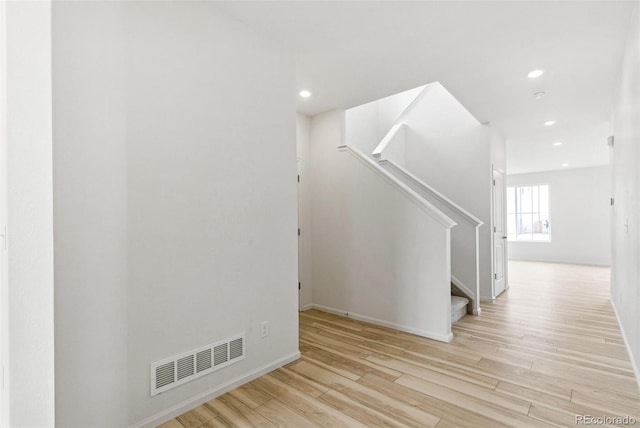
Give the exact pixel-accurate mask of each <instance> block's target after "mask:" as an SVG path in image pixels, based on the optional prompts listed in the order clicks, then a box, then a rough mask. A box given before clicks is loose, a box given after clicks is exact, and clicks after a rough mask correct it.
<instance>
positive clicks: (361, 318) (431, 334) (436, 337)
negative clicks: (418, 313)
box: [311, 305, 453, 342]
mask: <svg viewBox="0 0 640 428" xmlns="http://www.w3.org/2000/svg"><path fill="white" fill-rule="evenodd" d="M311 306H312V308H313V309H318V310H320V311H324V312H329V313H331V314H336V315H342V316H346V317H349V318H353V319H354V320H358V321H365V322H368V323H371V324H376V325H379V326H382V327H389V328H393V329H395V330H400V331H404V332H405V333H411V334H415V335H417V336H422V337H426V338H427V339H433V340H437V341H439V342H451V340H453V333H449V334H448V335H447V334H439V333H434V332H431V331H426V330H422V329H419V328H414V327H410V326H407V325H403V324H396V323H393V322H389V321H384V320H381V319H378V318H372V317H368V316H366V315H360V314H356V313H353V312H349V311H345V310H343V309H336V308H331V307H329V306H322V305H311Z"/></svg>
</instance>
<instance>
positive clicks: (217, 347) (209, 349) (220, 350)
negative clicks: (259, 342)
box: [151, 333, 246, 396]
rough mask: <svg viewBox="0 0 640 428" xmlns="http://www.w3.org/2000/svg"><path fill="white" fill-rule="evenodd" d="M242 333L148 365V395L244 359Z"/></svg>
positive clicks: (166, 389)
mask: <svg viewBox="0 0 640 428" xmlns="http://www.w3.org/2000/svg"><path fill="white" fill-rule="evenodd" d="M245 354H246V340H245V335H244V333H242V334H238V335H235V336H233V337H230V338H229V339H226V340H221V341H219V342H216V343H212V344H211V345H207V346H203V347H201V348H198V349H195V350H193V351H189V352H184V353H182V354H180V355H176V356H174V357H170V358H165V359H164V360H161V361H156V362H155V363H151V395H152V396H153V395H157V394H160V393H161V392H164V391H168V390H169V389H171V388H175V387H176V386H178V385H182V384H183V383H186V382H189V381H190V380H193V379H196V378H199V377H200V376H204V375H206V374H207V373H211V372H213V371H216V370H219V369H221V368H223V367H226V366H228V365H229V364H233V363H235V362H238V361H241V360H244V359H245Z"/></svg>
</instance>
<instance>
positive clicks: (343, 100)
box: [216, 1, 638, 174]
mask: <svg viewBox="0 0 640 428" xmlns="http://www.w3.org/2000/svg"><path fill="white" fill-rule="evenodd" d="M216 4H217V5H218V6H219V7H220V8H221V9H223V10H225V11H226V12H227V13H229V14H231V15H232V16H234V17H235V18H236V19H237V20H239V21H241V22H243V23H244V24H246V25H247V26H249V27H251V28H253V29H254V30H256V31H257V32H259V33H261V34H263V35H265V36H266V37H268V38H271V39H273V40H275V41H276V42H278V43H280V44H282V45H284V46H286V47H287V48H289V49H291V50H292V51H293V52H294V53H295V56H296V66H297V70H296V76H297V84H298V89H299V90H301V89H309V90H310V91H311V92H312V93H313V95H312V96H311V97H310V98H308V99H302V98H300V99H299V100H298V111H300V112H301V113H304V114H307V115H309V116H313V115H315V114H317V113H320V112H323V111H326V110H330V109H334V108H349V107H353V106H356V105H360V104H363V103H365V102H369V101H372V100H375V99H377V98H382V97H385V96H388V95H391V94H394V93H397V92H400V91H403V90H406V89H409V88H414V87H417V86H420V85H424V84H426V83H430V82H433V81H439V82H440V83H442V84H443V85H444V86H445V87H446V88H447V89H448V90H449V91H450V92H451V93H452V94H453V95H454V96H455V97H456V98H457V99H458V100H459V101H460V102H461V103H462V104H463V105H464V106H465V107H467V109H468V110H469V111H471V113H473V114H474V115H475V116H476V118H477V119H478V120H480V121H481V122H491V123H492V124H494V125H495V126H496V127H497V129H498V130H499V131H500V132H501V133H502V134H503V135H504V136H505V137H506V138H507V142H508V158H507V162H508V164H507V168H508V171H509V173H510V174H512V173H523V172H530V171H542V170H551V169H560V168H561V167H560V164H562V163H564V162H567V163H569V165H570V167H582V166H590V165H597V164H606V163H607V162H608V153H607V146H606V137H607V135H609V133H610V127H609V125H608V122H609V120H610V112H611V108H612V104H613V99H614V95H615V94H614V91H615V87H616V79H617V74H618V70H619V68H620V61H621V57H622V51H623V47H624V43H625V38H626V34H627V29H628V26H629V23H630V22H629V18H630V16H631V11H632V10H633V8H634V7H637V4H638V2H637V1H468V2H461V1H425V2H422V1H413V2H401V1H353V2H347V1H339V2H338V1H297V2H296V1H289V2H286V1H285V2H281V1H228V2H225V1H223V2H216ZM538 68H541V69H544V70H545V71H546V72H545V74H544V75H543V76H542V77H540V78H538V79H536V80H531V79H529V78H527V73H528V72H529V71H531V70H533V69H538ZM539 90H544V91H546V92H547V95H546V96H545V97H544V98H542V99H540V100H536V99H534V97H533V93H534V92H536V91H539ZM548 119H554V120H556V121H557V124H556V125H554V126H552V127H545V126H544V125H543V122H544V121H546V120H548ZM558 139H561V140H562V141H563V142H564V144H563V145H562V146H559V147H553V146H552V145H551V143H552V142H554V141H556V140H558Z"/></svg>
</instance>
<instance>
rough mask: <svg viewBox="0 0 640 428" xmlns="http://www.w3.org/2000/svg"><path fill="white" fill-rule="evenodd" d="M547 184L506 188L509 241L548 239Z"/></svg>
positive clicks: (549, 225)
mask: <svg viewBox="0 0 640 428" xmlns="http://www.w3.org/2000/svg"><path fill="white" fill-rule="evenodd" d="M550 231H551V223H550V221H549V185H547V184H543V185H540V186H522V187H508V188H507V237H508V239H509V241H547V242H548V241H550V240H551V239H550V234H549V233H550Z"/></svg>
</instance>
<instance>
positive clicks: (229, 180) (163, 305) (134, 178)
mask: <svg viewBox="0 0 640 428" xmlns="http://www.w3.org/2000/svg"><path fill="white" fill-rule="evenodd" d="M53 10H54V14H53V52H54V57H53V72H54V74H53V78H54V109H55V117H54V159H55V163H54V170H55V189H54V190H55V191H54V204H55V232H56V343H57V346H56V363H57V364H56V378H57V381H56V385H57V390H56V401H57V404H56V412H57V416H56V422H57V425H60V426H69V427H71V426H91V425H93V426H127V425H136V424H139V423H146V424H150V425H153V424H157V423H158V422H160V421H161V420H162V418H165V419H166V418H167V417H169V416H171V415H175V413H176V412H179V411H180V410H182V411H186V410H188V408H189V407H193V406H194V405H196V404H198V400H200V402H201V401H204V400H206V399H207V398H210V396H209V395H207V394H214V393H216V391H220V390H221V388H224V387H225V385H229V384H231V383H234V382H238V381H242V379H245V380H248V379H247V378H246V376H252V375H255V374H256V373H258V372H260V371H261V370H263V369H264V368H265V367H271V366H273V365H277V364H278V363H279V362H280V363H282V362H284V361H286V360H288V359H290V358H295V356H296V355H297V350H298V327H297V325H298V323H297V309H298V299H297V282H298V270H297V265H298V261H297V243H296V240H297V236H296V228H297V201H296V180H295V178H296V142H295V138H296V135H295V132H296V129H295V105H294V102H295V100H294V95H293V94H294V93H295V77H294V65H293V58H292V57H291V56H290V55H289V54H288V53H286V52H284V51H282V50H281V49H280V48H278V47H276V46H275V45H273V44H272V43H270V42H267V41H266V40H265V39H263V38H262V37H260V36H258V35H256V34H254V33H253V32H252V31H250V30H248V29H246V28H245V27H243V26H242V25H241V24H239V23H238V22H237V21H235V20H233V19H231V18H229V17H227V16H226V15H224V14H223V13H221V12H219V11H218V9H217V8H216V7H215V5H214V4H212V3H191V2H188V3H183V2H132V3H123V2H56V3H55V4H54V6H53ZM262 321H269V323H270V334H269V336H268V337H267V338H265V339H261V338H260V334H259V329H258V326H259V324H260V323H261V322H262ZM243 331H246V333H247V358H246V359H245V360H244V361H242V362H239V363H237V364H234V365H232V366H229V367H228V368H226V369H224V370H220V371H218V372H214V373H212V374H210V375H207V376H204V377H201V378H199V379H197V380H194V381H193V382H190V383H187V384H185V385H182V386H180V387H178V388H175V389H172V390H170V391H167V392H165V393H163V394H160V395H158V396H155V397H151V396H150V392H149V381H150V379H149V364H150V363H151V362H153V361H157V360H160V359H163V358H166V357H170V356H172V355H176V354H178V353H181V352H184V351H188V350H190V349H194V348H196V347H199V346H202V345H205V344H208V343H211V342H214V341H216V340H220V339H224V338H226V337H229V336H230V335H233V334H235V333H240V332H243ZM194 400H195V401H194ZM181 406H182V407H181ZM169 410H170V411H171V412H173V413H171V414H170V413H167V412H168V411H169ZM145 421H146V422H145Z"/></svg>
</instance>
